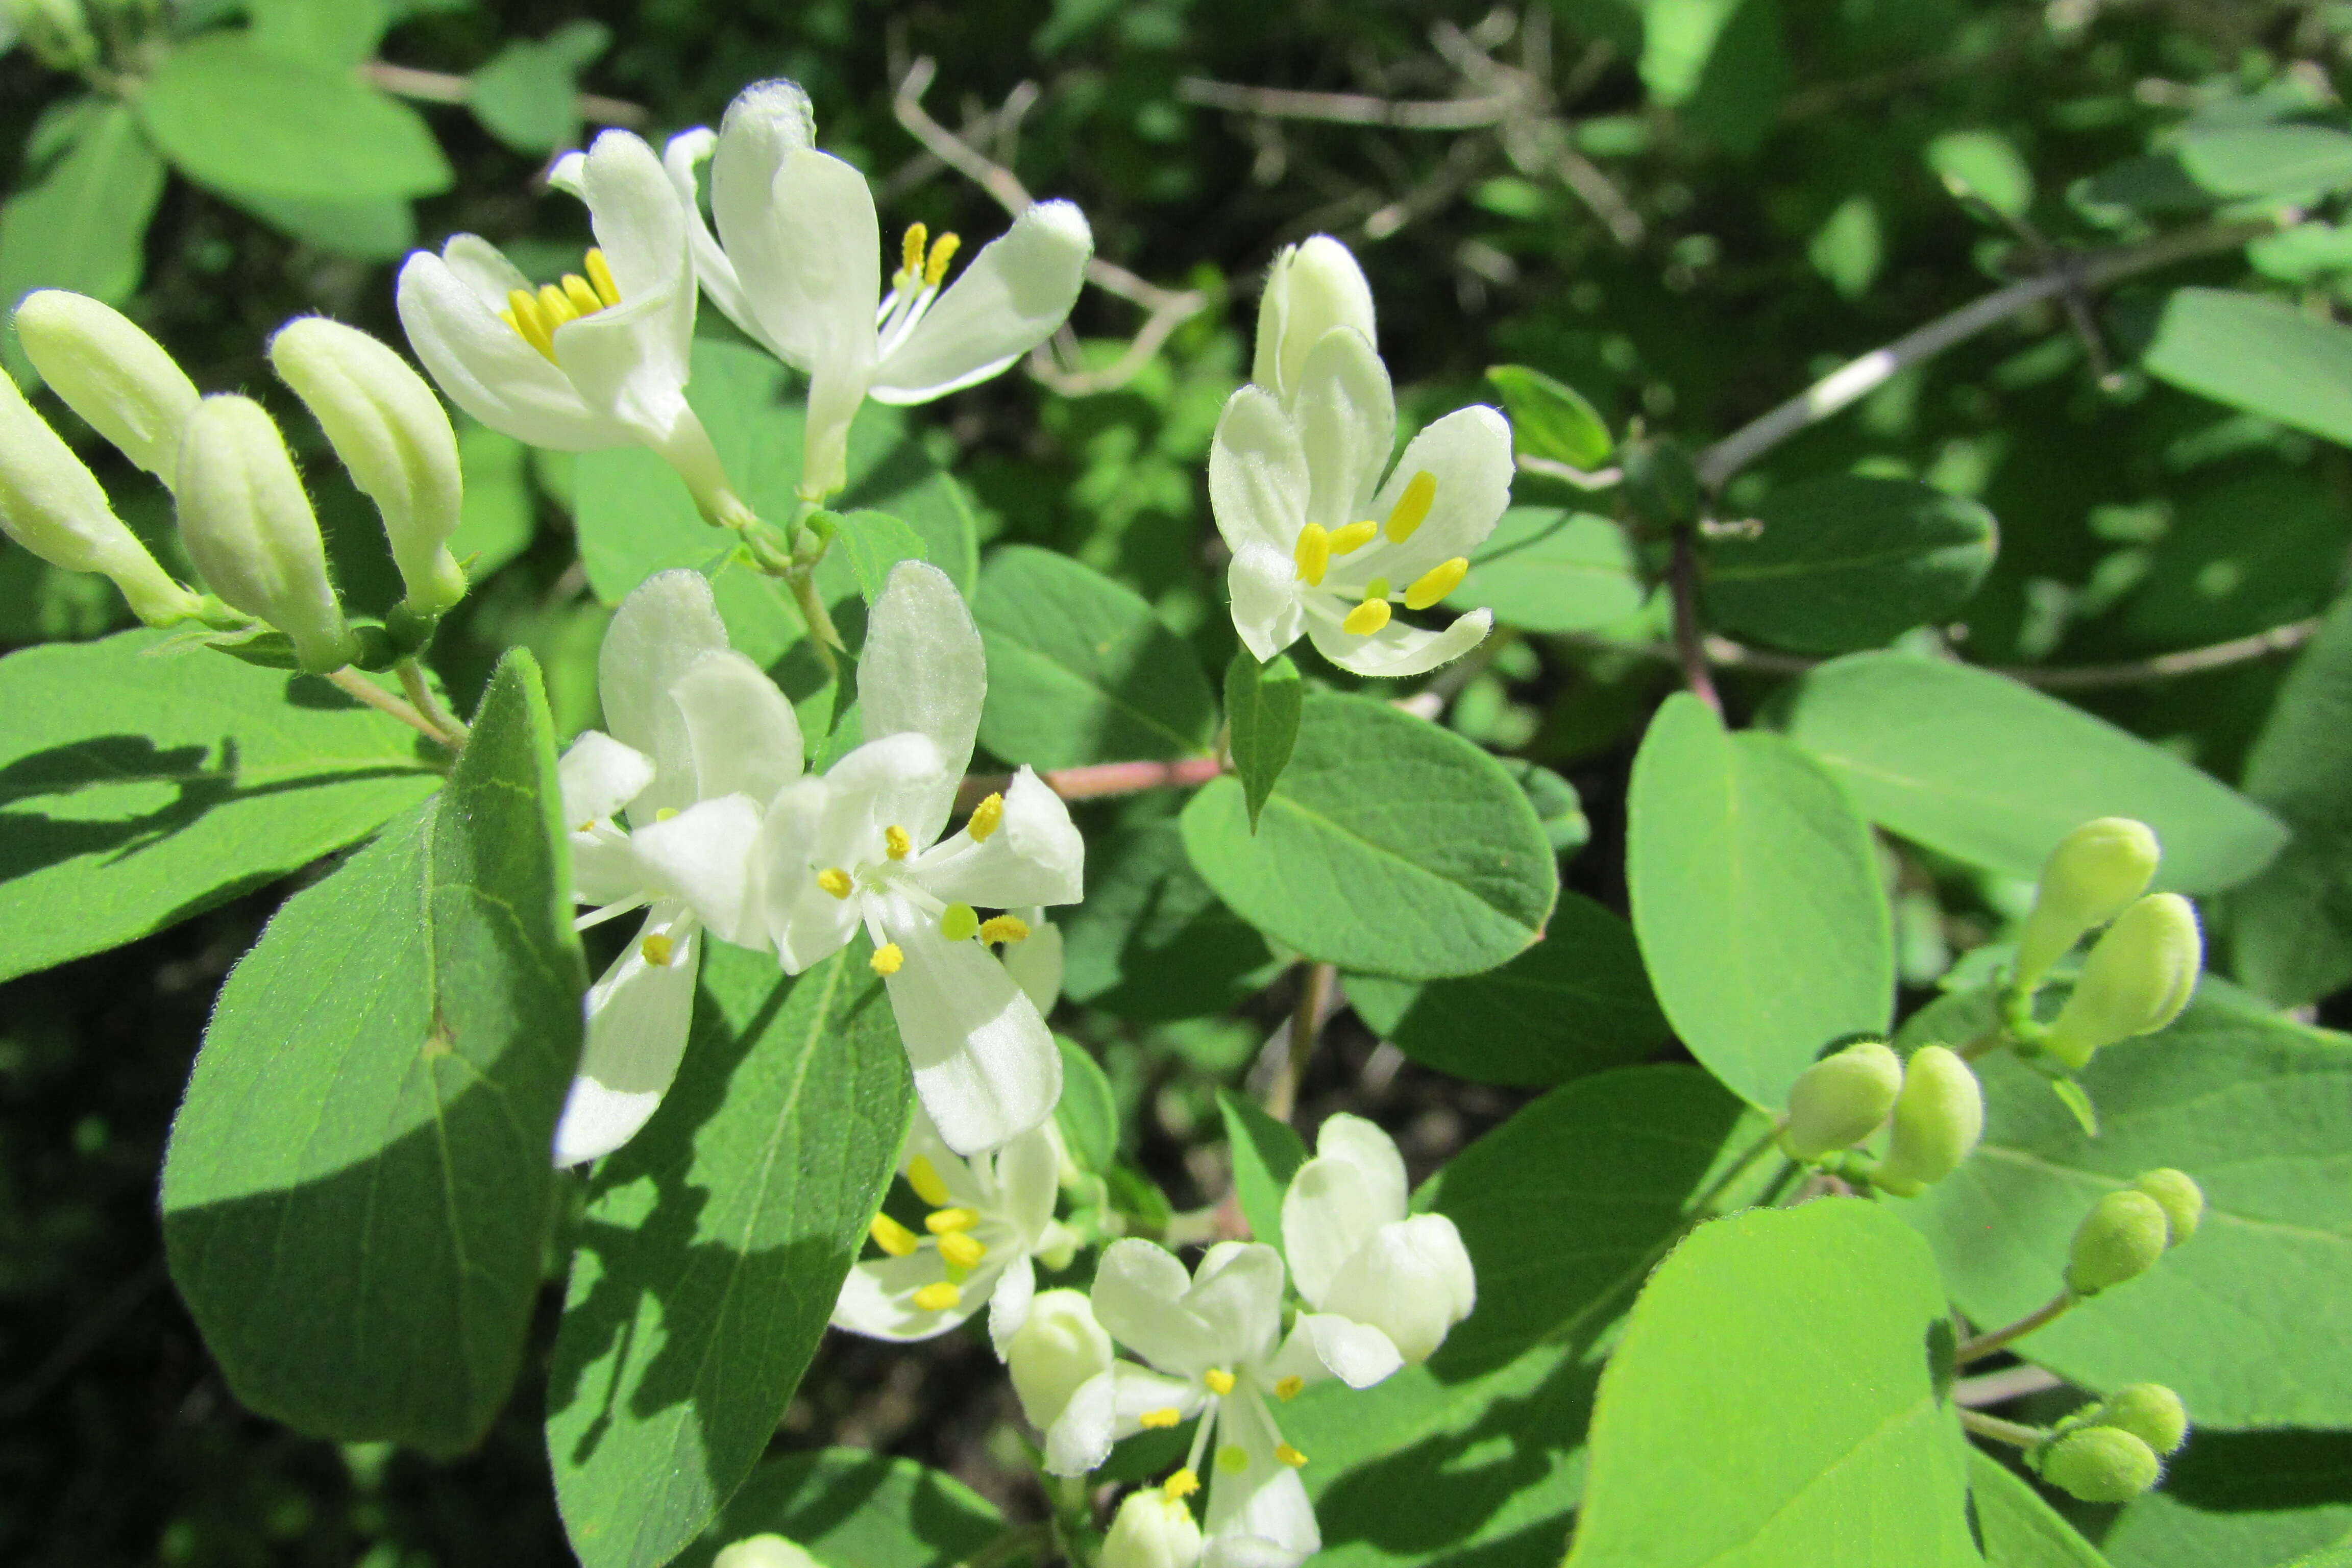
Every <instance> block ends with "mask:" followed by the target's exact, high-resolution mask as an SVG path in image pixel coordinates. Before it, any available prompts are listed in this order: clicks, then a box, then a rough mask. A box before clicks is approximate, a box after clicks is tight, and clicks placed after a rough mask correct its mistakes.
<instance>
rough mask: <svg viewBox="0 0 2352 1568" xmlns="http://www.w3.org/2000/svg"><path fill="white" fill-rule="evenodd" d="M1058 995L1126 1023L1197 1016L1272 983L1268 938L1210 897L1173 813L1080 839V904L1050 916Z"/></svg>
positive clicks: (1225, 1007)
mask: <svg viewBox="0 0 2352 1568" xmlns="http://www.w3.org/2000/svg"><path fill="white" fill-rule="evenodd" d="M1054 923H1055V925H1057V926H1059V927H1061V929H1062V994H1063V995H1065V996H1066V997H1068V998H1069V999H1070V1000H1071V1001H1073V1002H1082V1003H1085V1004H1087V1005H1089V1006H1094V1007H1100V1008H1102V1009H1103V1010H1105V1011H1106V1012H1109V1013H1114V1014H1117V1015H1118V1016H1119V1017H1121V1018H1125V1019H1128V1020H1129V1021H1131V1022H1137V1023H1145V1022H1156V1021H1160V1020H1165V1019H1171V1018H1194V1017H1199V1016H1202V1015H1205V1014H1211V1013H1222V1012H1224V1011H1226V1010H1228V1009H1229V1008H1232V1007H1234V1006H1235V1005H1238V1004H1239V1003H1240V1002H1241V1001H1242V1000H1243V999H1244V997H1246V996H1248V995H1249V994H1251V993H1252V992H1255V991H1257V990H1260V989H1262V988H1263V987H1264V986H1265V983H1266V982H1267V981H1269V980H1271V979H1272V978H1273V967H1274V963H1275V960H1274V955H1273V954H1272V953H1271V952H1268V951H1267V950H1266V945H1265V938H1264V937H1262V936H1260V935H1258V933H1257V932H1256V931H1255V930H1254V929H1252V928H1251V926H1250V925H1249V924H1248V923H1247V922H1246V921H1243V920H1242V919H1240V918H1239V917H1238V916H1236V915H1235V914H1234V912H1233V910H1229V909H1227V908H1226V907H1225V906H1224V905H1223V903H1222V902H1220V901H1219V900H1218V899H1217V895H1216V894H1215V892H1214V891H1213V890H1212V889H1210V887H1209V884H1208V883H1206V882H1204V881H1202V879H1201V874H1200V873H1199V872H1197V871H1195V870H1193V869H1192V861H1191V859H1190V858H1187V857H1186V855H1185V853H1184V837H1183V832H1182V830H1181V828H1180V827H1179V826H1177V823H1176V820H1175V818H1174V817H1173V816H1167V817H1162V818H1158V819H1155V820H1149V821H1143V822H1130V823H1129V824H1128V825H1127V826H1122V827H1120V828H1119V829H1118V830H1117V831H1115V832H1112V833H1108V834H1101V835H1096V834H1089V835H1088V836H1087V896H1086V899H1085V901H1084V902H1082V903H1079V904H1076V905H1075V906H1066V907H1065V908H1063V909H1058V910H1055V911H1054Z"/></svg>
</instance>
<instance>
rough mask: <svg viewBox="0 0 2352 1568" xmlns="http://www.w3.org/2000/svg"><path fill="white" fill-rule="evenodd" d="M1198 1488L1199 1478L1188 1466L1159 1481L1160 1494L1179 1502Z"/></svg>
mask: <svg viewBox="0 0 2352 1568" xmlns="http://www.w3.org/2000/svg"><path fill="white" fill-rule="evenodd" d="M1153 1414H1154V1415H1157V1414H1159V1413H1158V1412H1157V1411H1155V1412H1153ZM1168 1414H1169V1415H1174V1414H1175V1412H1174V1411H1172V1410H1171V1411H1170V1412H1169V1413H1168ZM1149 1424H1150V1423H1149V1422H1148V1421H1147V1422H1146V1425H1149ZM1168 1425H1169V1426H1174V1425H1175V1423H1174V1422H1173V1421H1171V1422H1169V1423H1168ZM1200 1489H1201V1478H1200V1477H1198V1476H1196V1475H1194V1474H1193V1473H1192V1470H1191V1469H1190V1468H1185V1469H1181V1470H1179V1471H1177V1472H1176V1473H1175V1474H1174V1475H1172V1476H1171V1477H1169V1478H1168V1479H1166V1480H1164V1481H1162V1482H1160V1496H1161V1497H1164V1498H1166V1499H1167V1500H1169V1501H1170V1502H1181V1501H1183V1500H1185V1499H1186V1498H1188V1497H1191V1496H1192V1494H1193V1493H1194V1492H1196V1491H1199V1490H1200Z"/></svg>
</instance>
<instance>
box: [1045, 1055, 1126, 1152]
mask: <svg viewBox="0 0 2352 1568" xmlns="http://www.w3.org/2000/svg"><path fill="white" fill-rule="evenodd" d="M1054 1044H1055V1046H1056V1047H1060V1049H1061V1053H1062V1098H1061V1099H1060V1100H1057V1101H1055V1105H1054V1120H1055V1122H1056V1123H1057V1124H1058V1125H1059V1126H1060V1127H1061V1129H1062V1142H1064V1143H1065V1144H1066V1145H1067V1146H1068V1148H1069V1151H1070V1158H1071V1159H1073V1160H1075V1161H1076V1162H1077V1165H1078V1168H1079V1169H1080V1170H1082V1171H1093V1172H1095V1173H1097V1174H1100V1173H1102V1172H1105V1171H1108V1170H1109V1169H1110V1168H1111V1166H1112V1165H1113V1164H1114V1163H1116V1162H1117V1161H1118V1096H1116V1095H1114V1094H1113V1093H1112V1092H1111V1088H1110V1079H1108V1077H1106V1076H1105V1075H1104V1073H1103V1069H1102V1064H1101V1063H1100V1062H1097V1060H1095V1058H1094V1053H1093V1052H1091V1051H1089V1050H1087V1048H1086V1047H1084V1046H1082V1045H1079V1044H1078V1043H1077V1042H1076V1040H1073V1039H1071V1038H1069V1037H1067V1036H1066V1035H1055V1037H1054Z"/></svg>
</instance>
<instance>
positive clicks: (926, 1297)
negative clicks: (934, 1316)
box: [915, 1279, 963, 1312]
mask: <svg viewBox="0 0 2352 1568" xmlns="http://www.w3.org/2000/svg"><path fill="white" fill-rule="evenodd" d="M962 1304H963V1291H962V1290H961V1289H958V1288H957V1287H956V1286H954V1285H952V1284H950V1283H949V1282H948V1281H947V1280H945V1279H941V1280H939V1281H937V1282H936V1283H934V1284H929V1285H926V1286H924V1287H923V1288H922V1289H919V1290H918V1291H916V1292H915V1305H916V1306H918V1307H919V1308H921V1309H922V1310H924V1311H926V1312H951V1311H953V1310H955V1309H956V1308H957V1307H959V1306H961V1305H962Z"/></svg>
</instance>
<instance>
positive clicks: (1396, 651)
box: [1307, 610, 1495, 679]
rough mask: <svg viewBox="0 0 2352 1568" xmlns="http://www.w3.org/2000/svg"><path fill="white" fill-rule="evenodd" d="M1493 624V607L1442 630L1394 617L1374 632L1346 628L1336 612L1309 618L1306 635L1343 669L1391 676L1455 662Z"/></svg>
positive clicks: (1482, 637) (1456, 621) (1421, 672)
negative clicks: (1426, 628)
mask: <svg viewBox="0 0 2352 1568" xmlns="http://www.w3.org/2000/svg"><path fill="white" fill-rule="evenodd" d="M1494 627H1495V612H1494V611H1492V610H1473V611H1471V612H1470V613H1469V614H1468V615H1466V616H1460V617H1458V618H1457V619H1456V620H1455V621H1454V624H1453V625H1452V626H1448V627H1446V628H1445V629H1444V631H1442V632H1430V631H1423V630H1422V629H1421V627H1419V626H1407V625H1405V624H1404V623H1403V622H1402V621H1394V620H1392V621H1391V622H1389V624H1388V625H1386V626H1382V627H1381V629H1380V630H1379V631H1376V632H1374V633H1372V634H1371V636H1370V637H1358V636H1356V635H1355V634H1354V633H1353V632H1350V631H1348V630H1346V629H1344V628H1343V627H1342V626H1340V624H1339V616H1337V615H1336V614H1325V615H1314V616H1307V636H1308V637H1311V638H1312V639H1314V643H1315V651H1316V652H1318V653H1319V654H1321V655H1322V656H1323V657H1324V658H1328V659H1329V660H1330V661H1331V662H1332V663H1333V664H1336V665H1338V666H1339V668H1341V669H1345V670H1351V671H1353V672H1354V673H1356V674H1358V675H1368V676H1377V677H1383V678H1386V679H1402V678H1403V677H1405V676H1408V675H1420V674H1423V672H1425V671H1428V670H1432V669H1435V668H1437V667H1438V666H1439V665H1442V664H1451V663H1452V662H1453V661H1454V660H1455V659H1457V658H1461V657H1462V656H1463V655H1464V654H1465V653H1468V652H1469V651H1470V650H1471V649H1472V648H1474V647H1477V646H1478V645H1479V644H1480V643H1482V642H1485V641H1486V634H1487V633H1488V632H1490V631H1492V630H1493V629H1494Z"/></svg>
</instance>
